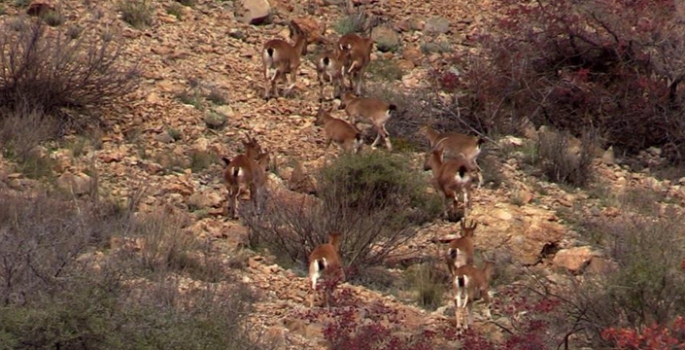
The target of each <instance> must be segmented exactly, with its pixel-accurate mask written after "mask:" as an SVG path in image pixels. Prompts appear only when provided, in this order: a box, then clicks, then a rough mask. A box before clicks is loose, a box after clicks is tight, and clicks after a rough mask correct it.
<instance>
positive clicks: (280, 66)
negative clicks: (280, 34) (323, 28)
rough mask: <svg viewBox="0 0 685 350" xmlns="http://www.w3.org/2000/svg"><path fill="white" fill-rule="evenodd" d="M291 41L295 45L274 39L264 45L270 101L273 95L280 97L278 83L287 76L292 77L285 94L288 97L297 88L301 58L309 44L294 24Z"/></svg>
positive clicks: (291, 27) (265, 73) (267, 88)
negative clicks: (296, 81) (296, 82)
mask: <svg viewBox="0 0 685 350" xmlns="http://www.w3.org/2000/svg"><path fill="white" fill-rule="evenodd" d="M289 28H290V39H291V40H294V41H295V43H294V45H290V44H289V43H288V42H287V41H285V40H282V39H272V40H269V41H267V42H266V43H265V44H264V48H263V49H262V63H263V65H264V80H265V84H266V85H265V89H266V92H265V94H264V98H265V99H267V100H268V99H269V98H270V97H271V94H274V95H276V97H278V89H277V87H276V82H277V81H278V80H284V79H285V78H286V75H288V76H289V77H290V79H289V80H290V82H289V84H290V85H288V87H287V88H286V91H285V94H286V95H288V94H289V93H290V91H291V90H292V89H293V87H295V80H296V77H297V71H298V69H299V68H300V56H301V55H302V52H303V50H304V47H305V45H306V43H307V35H306V34H305V33H304V32H303V31H302V29H300V27H299V26H298V25H297V24H295V23H294V22H290V25H289Z"/></svg>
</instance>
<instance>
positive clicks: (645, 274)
mask: <svg viewBox="0 0 685 350" xmlns="http://www.w3.org/2000/svg"><path fill="white" fill-rule="evenodd" d="M593 223H594V225H595V226H594V227H593V228H594V229H595V230H598V232H602V233H603V236H604V240H603V241H604V242H605V245H604V250H605V252H606V253H607V256H608V257H609V258H611V259H612V260H613V261H614V263H615V264H616V265H615V268H614V269H613V270H611V271H609V272H608V273H606V274H605V275H604V276H601V277H598V278H595V279H590V280H588V283H586V284H585V285H584V288H583V289H582V290H580V292H579V293H578V294H577V295H576V297H577V298H578V296H580V298H579V299H580V300H582V302H581V303H578V304H580V305H586V309H587V310H586V311H585V313H586V315H585V316H584V320H585V321H586V322H585V324H584V326H585V327H587V329H590V330H592V331H593V333H594V335H595V337H596V339H600V338H601V337H600V334H601V331H602V329H604V328H608V327H616V326H619V327H629V328H641V327H643V326H648V325H650V324H652V323H656V324H659V325H665V324H667V323H668V322H670V321H671V320H673V319H674V318H675V317H676V316H678V315H682V314H683V313H684V312H685V274H683V271H682V262H683V257H684V256H685V242H683V239H682V237H683V235H685V230H684V229H683V227H684V226H683V219H682V217H680V216H679V215H678V214H677V213H675V212H669V213H666V215H664V216H663V217H661V218H639V217H637V216H621V217H618V218H614V219H604V220H595V221H594V222H593Z"/></svg>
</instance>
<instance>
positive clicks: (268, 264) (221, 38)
mask: <svg viewBox="0 0 685 350" xmlns="http://www.w3.org/2000/svg"><path fill="white" fill-rule="evenodd" d="M244 1H245V5H246V7H248V8H249V7H254V8H255V10H254V12H253V13H251V14H250V13H249V12H247V13H246V12H245V11H243V10H241V9H240V7H241V2H240V1H239V0H236V1H215V0H200V1H198V2H197V3H196V4H195V5H194V6H192V7H189V6H180V7H179V8H178V11H175V12H178V13H175V14H171V13H170V12H171V11H170V10H169V9H170V8H172V7H173V6H176V5H175V4H176V3H175V2H174V1H172V0H163V1H154V2H153V3H152V6H153V9H154V16H153V19H154V20H153V23H152V24H151V25H150V26H148V27H147V28H144V29H136V28H133V27H131V26H129V25H128V24H126V23H125V22H124V21H122V19H121V18H120V11H118V7H117V3H116V2H113V1H106V2H105V1H99V2H91V1H81V0H65V1H61V2H59V6H60V9H61V12H62V14H63V15H64V16H65V19H66V20H65V23H64V24H63V25H64V26H69V25H78V26H81V27H82V28H84V29H86V30H94V31H104V30H110V31H114V32H117V33H120V34H121V35H122V37H123V40H124V42H125V48H126V52H125V55H126V57H127V58H129V59H130V60H131V61H137V62H138V63H139V68H140V70H141V73H142V76H143V81H142V84H141V85H140V87H139V88H138V89H137V90H136V91H135V92H133V93H132V94H130V95H128V96H126V98H125V99H124V101H121V102H120V103H118V104H116V106H115V107H114V108H112V109H109V110H107V111H105V112H103V113H104V114H103V120H105V122H106V124H107V127H106V128H103V129H102V130H101V132H100V134H94V135H92V137H91V136H89V137H87V138H85V139H83V138H82V137H81V136H75V135H70V136H66V137H65V138H64V140H62V142H60V143H59V144H58V145H57V146H55V147H51V148H50V150H49V151H48V148H47V147H46V148H45V153H46V156H48V157H50V158H52V159H54V160H55V166H54V169H53V170H54V172H55V178H56V181H55V183H54V184H55V186H59V187H63V188H68V189H70V190H72V191H73V192H74V193H75V194H76V195H82V194H86V193H90V192H91V190H92V188H93V187H94V186H95V185H96V182H97V186H98V191H99V193H100V194H102V195H105V196H109V197H111V198H115V199H119V200H124V199H126V198H130V197H131V196H137V197H139V198H140V205H139V207H138V210H139V211H151V210H153V209H154V208H156V207H160V206H169V207H171V208H174V210H177V211H179V212H185V213H190V212H193V213H194V214H195V215H194V216H191V218H192V221H193V222H192V223H191V224H190V225H189V229H190V230H191V231H192V232H193V233H194V234H195V235H197V236H198V237H208V238H211V239H213V240H216V241H219V242H223V243H222V244H225V245H226V246H231V248H233V246H237V245H240V244H243V243H244V242H243V240H244V236H245V230H246V229H245V228H244V227H243V226H242V225H241V224H240V222H238V221H229V222H225V221H224V218H223V216H222V212H223V207H224V205H225V201H224V198H225V195H226V190H225V187H224V185H223V183H222V180H221V177H220V174H221V170H222V166H221V164H220V163H219V162H217V161H216V159H215V156H232V155H235V154H236V153H238V152H239V151H241V147H242V146H241V144H240V140H241V139H242V137H243V136H242V135H243V134H244V133H245V132H249V133H250V134H251V135H252V136H253V137H256V138H257V139H258V140H259V142H260V143H261V144H262V145H263V146H265V147H266V148H267V149H269V150H270V151H271V152H272V153H273V154H274V155H275V157H274V158H275V159H274V160H273V162H274V164H273V165H274V167H273V168H274V169H277V171H274V173H273V174H271V175H270V187H272V188H273V189H280V190H282V191H288V190H287V189H286V187H287V186H286V184H288V183H289V181H290V180H291V177H292V175H293V169H294V168H295V164H296V163H298V162H299V163H301V164H302V168H303V170H304V172H305V173H308V172H311V171H312V170H313V169H316V168H317V167H318V166H320V165H321V164H322V162H323V160H324V159H325V157H326V156H330V155H331V153H334V152H337V151H332V149H333V148H331V150H328V151H325V150H324V149H323V137H322V134H321V131H320V130H319V129H318V128H317V127H315V126H314V125H313V122H314V114H315V113H316V109H317V108H318V101H317V99H318V96H317V89H316V88H317V84H318V83H317V82H316V73H315V70H314V66H313V64H312V63H311V61H309V60H305V62H304V63H303V64H302V67H301V71H300V73H299V75H298V83H297V89H296V93H295V96H294V97H292V98H280V99H272V100H269V101H264V100H263V99H262V98H261V96H262V94H263V83H262V73H261V72H262V71H261V62H260V55H259V50H260V48H261V45H262V44H263V43H264V42H265V41H267V40H268V39H271V38H277V37H281V38H287V34H288V32H287V27H286V26H285V25H284V23H285V21H287V20H288V19H289V18H293V17H302V18H309V19H310V20H311V19H312V18H313V19H315V21H316V23H318V25H319V26H320V27H323V26H324V24H326V26H325V27H326V33H325V35H324V36H327V37H331V38H333V37H335V35H336V33H335V29H334V24H335V23H336V20H337V19H338V18H340V17H341V16H342V9H343V6H339V5H336V4H333V2H334V1H332V0H316V1H312V2H311V3H312V4H314V5H316V6H315V7H310V9H314V10H312V11H311V13H307V12H306V10H307V8H308V6H307V3H299V2H297V1H292V0H279V1H271V2H270V3H269V4H268V5H265V4H264V2H265V0H244ZM364 2H368V4H365V5H364V6H366V7H367V9H368V10H369V11H372V12H373V13H374V14H376V15H377V16H378V17H379V18H381V19H383V20H384V21H387V22H386V23H387V24H388V25H389V26H388V27H387V28H388V29H387V30H386V32H384V33H378V34H377V35H378V36H382V38H381V39H379V40H385V41H390V42H397V45H399V46H400V48H401V49H400V50H397V51H396V52H394V53H382V52H378V51H377V52H374V53H373V55H372V59H374V60H377V59H380V58H384V59H390V60H394V61H396V62H397V65H398V66H399V67H401V68H402V69H403V70H404V75H403V77H402V78H401V80H398V81H396V82H394V83H393V84H394V85H393V86H394V88H395V89H412V88H415V87H417V86H419V85H421V84H422V83H423V78H424V77H425V74H426V72H427V70H428V69H429V68H430V67H431V66H433V65H436V64H440V63H441V60H443V58H445V56H444V55H445V54H442V53H439V52H438V53H430V54H424V53H423V52H422V50H421V47H422V45H426V43H440V42H449V43H451V45H453V47H455V48H457V49H460V50H469V49H471V48H470V47H469V46H468V40H467V38H468V36H469V34H471V33H472V31H474V30H476V29H477V28H478V26H479V24H480V23H481V21H482V20H483V16H484V15H485V14H486V13H487V8H488V2H482V1H472V0H458V1H454V0H430V1H426V2H420V3H417V2H411V5H410V2H407V1H403V0H383V1H378V2H371V1H364ZM260 6H262V7H264V6H265V7H264V8H266V9H269V10H270V11H271V13H272V19H271V23H267V24H260V25H252V24H249V23H248V22H250V21H255V22H258V21H259V18H260V14H259V11H260ZM23 11H24V9H23V8H15V7H7V8H6V10H5V14H4V15H0V19H2V20H6V19H8V18H10V17H11V16H15V15H18V14H19V13H21V12H23ZM310 23H312V22H310ZM312 49H314V46H313V45H312V46H311V47H310V51H311V50H312ZM208 96H209V97H208ZM208 98H210V99H211V100H212V101H209V100H208ZM341 115H342V114H341ZM224 118H225V125H223V127H220V128H209V127H208V124H212V123H215V122H214V120H218V122H217V123H219V124H221V121H222V120H223V119H224ZM391 123H392V121H391ZM526 142H527V140H522V139H517V138H513V137H509V138H505V139H502V140H500V141H499V146H500V147H499V148H500V149H503V148H507V149H510V150H512V152H508V153H503V152H501V151H496V150H495V147H490V148H491V152H490V153H489V154H488V152H486V153H485V154H484V155H483V156H484V157H488V156H490V157H496V158H498V159H499V161H501V173H502V174H501V176H502V178H503V185H502V186H499V187H498V188H492V187H490V186H485V187H483V188H481V189H479V190H477V191H475V193H474V194H473V195H472V199H473V210H472V211H471V216H470V218H471V219H474V220H476V221H477V222H479V223H480V224H481V226H480V228H479V229H478V232H477V237H476V245H477V247H478V248H479V249H482V250H485V251H488V250H506V251H507V252H509V254H510V255H511V256H510V261H511V263H512V264H515V265H520V266H521V265H525V266H534V267H536V268H541V269H547V270H549V271H556V270H558V268H561V269H562V270H563V269H566V270H569V271H571V272H573V273H581V272H583V271H585V270H588V269H589V270H590V271H592V270H597V271H599V270H601V269H602V268H603V267H602V266H603V264H606V261H603V258H602V256H601V254H600V253H599V252H596V251H594V250H593V249H592V248H590V247H589V246H587V244H586V243H583V242H582V241H581V240H579V239H578V234H577V233H576V232H575V231H574V228H573V226H572V225H570V224H569V223H568V222H566V221H565V220H564V218H562V217H560V215H559V212H560V208H562V210H563V208H568V209H569V210H570V209H573V208H574V206H576V205H577V204H578V203H581V202H582V203H584V208H582V209H584V211H585V212H586V213H587V215H594V216H611V215H615V213H616V211H617V210H618V209H617V208H616V207H615V206H611V205H606V203H600V200H599V199H596V198H595V197H593V196H592V194H590V193H588V192H587V191H580V190H575V189H568V188H560V187H559V186H558V185H556V184H551V183H546V182H540V181H539V180H538V178H537V177H535V176H533V175H531V174H530V172H527V171H524V169H523V166H522V164H521V157H520V153H521V152H524V150H523V145H524V144H525V143H526ZM77 143H82V149H79V151H78V152H75V147H74V146H73V145H74V144H77ZM53 146H54V145H53ZM76 153H78V154H76ZM656 153H658V152H657V151H655V154H647V157H651V158H658V154H656ZM205 154H213V155H214V158H211V160H210V161H204V160H203V158H202V157H203V155H205ZM417 156H420V155H417ZM205 163H206V164H205ZM595 167H596V169H597V171H598V174H600V177H601V179H602V181H603V184H604V186H606V190H607V191H609V192H612V191H619V190H621V189H622V188H626V187H644V188H649V189H652V190H654V191H658V192H659V193H662V194H663V196H664V197H663V198H664V201H667V202H669V203H672V204H675V205H678V206H682V205H685V179H681V180H680V183H671V182H669V181H662V180H658V179H656V178H654V177H653V176H652V175H650V174H649V173H648V172H640V173H634V172H630V171H629V170H628V168H627V167H625V166H621V165H619V164H617V163H616V161H615V160H614V159H613V157H611V155H610V154H609V153H606V154H605V155H604V157H602V158H601V159H599V158H598V159H597V160H596V162H595ZM14 169H16V168H15V167H14V165H13V163H12V160H11V159H0V181H1V182H2V183H3V184H4V186H5V187H8V188H10V189H12V190H16V191H31V190H34V189H38V188H42V187H44V186H46V185H45V184H43V183H41V182H40V181H38V180H33V179H29V178H27V177H26V176H25V175H24V174H22V173H20V172H17V171H15V170H14ZM96 179H97V181H96ZM456 228H457V226H456V224H454V223H448V222H445V221H436V222H434V223H432V224H429V225H425V226H424V227H422V228H421V234H420V235H419V237H417V239H416V240H415V241H414V242H411V247H413V249H412V250H411V254H412V255H413V256H416V255H426V254H434V252H435V250H436V249H437V247H436V246H435V245H434V244H432V243H430V240H431V239H432V238H435V237H443V236H447V235H450V234H453V233H454V231H455V230H456ZM550 247H552V248H553V249H550ZM231 252H234V250H231ZM232 254H233V253H232ZM234 254H239V253H234ZM241 274H243V277H242V278H243V280H244V281H245V282H247V283H248V284H249V285H250V286H252V287H253V288H254V289H255V290H257V291H259V292H260V293H259V294H260V295H261V298H260V301H259V302H258V304H257V312H256V313H255V314H254V315H253V319H254V320H255V321H256V322H257V324H259V326H260V327H262V328H263V329H264V330H266V331H267V332H268V335H269V336H271V337H274V339H277V340H278V341H281V342H283V343H282V344H283V348H286V347H287V348H293V349H302V348H308V349H309V348H311V349H317V348H321V344H322V339H323V338H322V335H321V325H320V324H317V323H312V324H308V323H306V322H305V321H300V320H298V319H297V318H293V317H292V315H293V314H294V313H297V312H301V311H303V310H305V308H306V306H307V302H306V293H307V288H306V287H307V284H306V283H307V282H306V279H305V278H303V277H301V276H299V275H298V274H297V273H295V272H293V271H291V270H286V269H283V268H281V267H279V266H278V265H275V264H274V263H273V260H272V259H270V258H269V257H268V256H260V255H257V254H251V255H250V257H249V259H248V263H247V267H246V268H245V269H244V270H243V271H242V272H241ZM342 288H344V289H348V290H351V291H352V293H353V294H354V295H355V296H356V297H357V298H359V299H360V300H362V301H364V302H369V303H370V302H373V301H383V302H384V303H385V304H386V305H389V306H392V307H393V308H397V309H398V310H402V312H403V313H404V314H405V315H406V317H407V318H406V322H407V324H408V325H417V326H424V327H429V328H430V327H442V326H444V325H448V324H449V322H450V320H451V312H450V313H447V312H446V308H445V307H442V308H438V310H437V311H433V312H430V311H425V310H423V309H421V308H419V307H417V306H415V305H412V304H411V303H408V302H407V300H405V298H401V297H398V296H396V295H392V294H390V293H383V292H379V291H375V290H370V289H367V288H364V287H361V286H355V285H350V284H349V283H345V284H343V286H342ZM479 325H480V326H483V327H485V325H483V324H480V323H477V327H478V326H479Z"/></svg>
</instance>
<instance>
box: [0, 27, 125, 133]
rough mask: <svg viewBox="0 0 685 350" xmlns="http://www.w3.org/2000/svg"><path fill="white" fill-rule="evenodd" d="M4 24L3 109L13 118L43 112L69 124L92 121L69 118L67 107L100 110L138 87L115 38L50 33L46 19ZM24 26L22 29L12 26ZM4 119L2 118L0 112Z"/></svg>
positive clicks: (0, 42)
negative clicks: (19, 114) (69, 37)
mask: <svg viewBox="0 0 685 350" xmlns="http://www.w3.org/2000/svg"><path fill="white" fill-rule="evenodd" d="M14 21H16V22H5V23H2V24H0V26H2V28H5V29H3V30H2V31H0V56H1V57H0V62H2V63H0V64H1V65H2V67H0V105H2V106H4V109H5V110H8V112H6V113H5V115H11V114H12V113H14V112H12V111H16V113H25V112H27V111H29V112H30V113H38V114H39V115H42V114H44V116H41V118H46V119H48V118H54V119H55V120H57V121H59V122H60V123H61V124H63V123H66V122H71V123H74V122H84V123H89V122H91V123H92V122H94V121H96V120H95V117H89V118H86V120H85V121H84V120H80V119H78V120H77V119H76V118H74V117H71V114H69V113H66V112H65V109H69V108H71V109H76V108H81V109H85V108H90V109H94V108H100V107H104V106H107V105H108V104H109V103H111V102H112V101H114V100H116V99H117V98H119V97H121V96H123V95H124V94H126V93H128V92H130V91H132V90H133V89H134V88H135V87H136V83H137V80H136V69H135V67H132V66H127V65H126V64H125V63H124V62H123V60H122V59H121V44H120V43H119V42H118V41H117V40H113V38H112V37H111V35H108V34H104V35H102V36H97V37H88V38H83V37H79V38H78V39H76V40H71V39H65V36H64V35H62V34H63V33H62V31H61V30H58V31H57V32H53V31H48V30H46V27H45V25H44V24H43V22H42V21H34V22H31V23H29V22H28V20H23V19H15V20H14ZM12 23H20V25H19V27H16V28H18V29H15V30H11V29H9V28H8V26H12V25H13V24H12ZM0 116H2V114H0Z"/></svg>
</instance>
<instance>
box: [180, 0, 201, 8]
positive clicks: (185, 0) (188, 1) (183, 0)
mask: <svg viewBox="0 0 685 350" xmlns="http://www.w3.org/2000/svg"><path fill="white" fill-rule="evenodd" d="M176 2H178V3H179V4H181V5H183V6H188V7H193V6H195V4H196V3H197V0H176Z"/></svg>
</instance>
